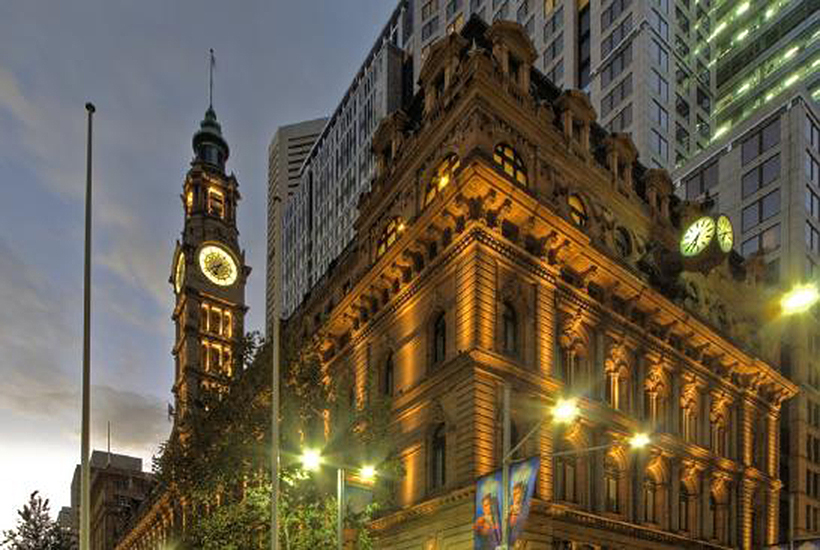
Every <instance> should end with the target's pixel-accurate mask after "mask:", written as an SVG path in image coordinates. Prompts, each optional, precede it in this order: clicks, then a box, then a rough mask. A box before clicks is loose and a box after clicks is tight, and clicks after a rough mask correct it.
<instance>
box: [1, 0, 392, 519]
mask: <svg viewBox="0 0 820 550" xmlns="http://www.w3.org/2000/svg"><path fill="white" fill-rule="evenodd" d="M395 4H396V2H394V1H391V0H346V1H344V2H331V1H329V0H290V1H283V0H268V1H261V0H260V1H257V0H240V1H235V2H215V1H212V0H196V1H195V0H175V1H173V2H168V1H167V0H141V1H140V2H133V1H125V0H72V1H71V2H53V1H46V0H3V2H2V3H0V193H2V195H1V196H2V198H0V531H2V530H4V529H8V528H11V527H12V526H13V525H14V523H15V521H16V513H15V510H17V509H18V508H20V507H21V506H22V505H23V504H24V503H25V502H26V500H27V498H28V495H29V493H31V492H32V491H34V490H39V491H40V492H41V494H43V495H44V496H45V497H47V498H49V499H51V506H52V511H53V513H54V515H55V516H56V512H57V511H58V510H59V509H60V507H61V506H67V505H68V504H69V501H70V497H69V489H70V483H71V476H72V473H73V470H74V466H75V464H77V463H78V462H79V460H80V433H79V432H80V429H79V426H80V406H81V402H80V382H81V372H82V326H83V309H82V297H83V235H84V193H85V154H86V152H85V146H86V111H85V108H84V105H85V103H86V102H87V101H92V102H93V103H94V104H95V105H96V107H97V112H96V114H95V118H94V162H93V168H94V205H93V239H92V242H93V254H92V322H91V333H92V359H91V361H92V385H93V387H92V412H91V415H92V416H91V419H92V420H91V422H92V441H91V442H92V448H95V449H105V448H106V445H107V437H106V426H107V423H108V422H110V423H111V447H112V451H114V452H118V453H125V454H132V455H134V456H140V457H142V458H143V461H144V468H146V469H148V468H150V458H151V456H152V454H153V453H155V452H156V450H157V447H158V445H159V444H160V443H161V442H162V441H163V440H164V439H165V438H166V437H167V436H168V433H169V431H170V427H171V425H170V423H169V422H168V420H167V416H166V411H167V404H168V403H170V402H172V395H171V391H170V388H171V383H172V374H173V359H172V357H171V353H170V351H171V346H172V339H173V334H174V326H173V323H172V320H171V312H172V308H173V303H174V297H173V292H172V288H171V285H170V284H169V283H168V277H169V274H170V271H171V256H172V252H173V248H174V243H175V241H176V239H177V238H178V237H179V234H180V231H181V229H182V221H183V216H182V204H181V201H180V193H181V189H182V182H183V178H184V175H185V172H186V171H187V169H188V167H189V163H190V160H191V158H192V151H191V137H192V135H193V133H194V131H195V130H196V129H197V127H198V124H199V121H200V120H201V119H202V117H203V115H204V112H205V109H206V108H207V106H208V50H209V48H213V49H214V50H215V56H216V72H215V77H214V78H215V84H214V107H215V109H216V112H217V116H218V118H219V121H220V123H221V124H222V129H223V135H224V136H225V137H226V139H227V140H228V143H229V144H230V146H231V158H230V159H229V161H228V170H231V171H233V172H234V173H235V174H236V177H237V179H238V181H239V186H240V192H241V193H242V197H243V200H242V202H241V203H240V204H239V212H238V220H239V221H238V223H239V230H240V242H241V244H242V246H243V247H244V248H245V250H246V253H247V261H248V264H249V265H251V266H252V267H253V268H254V270H253V273H252V274H251V277H250V281H249V283H248V287H247V300H248V305H249V306H250V311H249V313H248V317H247V318H246V328H247V329H248V330H253V329H258V330H264V304H265V300H264V298H265V281H264V277H265V252H266V251H265V246H266V244H265V242H266V240H265V233H266V230H267V228H266V214H265V209H266V185H267V184H266V182H267V146H268V144H269V142H270V140H271V138H272V136H273V134H274V132H275V131H276V128H277V127H278V126H280V125H283V124H289V123H293V122H298V121H300V120H305V119H311V118H316V117H319V116H326V115H328V114H330V113H331V112H332V111H333V109H334V108H335V106H336V104H337V102H338V101H339V100H340V99H341V98H342V96H343V94H344V91H345V90H346V89H347V87H348V85H349V84H350V83H351V81H352V79H353V76H354V75H355V72H356V71H357V70H358V68H359V66H360V64H361V63H362V61H363V60H364V58H365V56H366V54H367V52H368V51H369V49H370V47H371V46H372V43H373V41H374V40H375V38H376V36H377V35H378V33H379V31H380V30H381V28H382V26H383V25H384V24H385V22H386V21H387V18H388V16H389V14H390V12H391V11H392V9H393V8H394V6H395Z"/></svg>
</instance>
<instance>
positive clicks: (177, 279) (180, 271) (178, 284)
mask: <svg viewBox="0 0 820 550" xmlns="http://www.w3.org/2000/svg"><path fill="white" fill-rule="evenodd" d="M183 279H185V253H183V252H180V253H179V256H178V257H177V266H176V268H175V269H174V290H175V291H176V293H177V294H179V291H180V290H182V281H183Z"/></svg>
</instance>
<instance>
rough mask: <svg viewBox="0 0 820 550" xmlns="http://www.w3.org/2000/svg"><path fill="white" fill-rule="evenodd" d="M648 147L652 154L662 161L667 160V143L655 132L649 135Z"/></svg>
mask: <svg viewBox="0 0 820 550" xmlns="http://www.w3.org/2000/svg"><path fill="white" fill-rule="evenodd" d="M649 146H650V149H651V150H652V152H653V153H655V154H656V155H658V157H660V158H661V159H662V160H668V159H669V143H668V142H667V141H666V139H665V138H664V137H663V136H661V135H660V134H659V133H658V132H657V130H652V132H651V133H650V134H649Z"/></svg>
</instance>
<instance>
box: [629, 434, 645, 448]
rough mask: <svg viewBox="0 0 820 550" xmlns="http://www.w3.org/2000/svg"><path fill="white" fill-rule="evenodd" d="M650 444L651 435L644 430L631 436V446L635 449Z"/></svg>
mask: <svg viewBox="0 0 820 550" xmlns="http://www.w3.org/2000/svg"><path fill="white" fill-rule="evenodd" d="M647 445H649V435H648V434H646V433H644V432H639V433H636V434H635V435H633V436H632V437H631V438H629V446H630V447H632V448H633V449H643V448H644V447H646V446H647Z"/></svg>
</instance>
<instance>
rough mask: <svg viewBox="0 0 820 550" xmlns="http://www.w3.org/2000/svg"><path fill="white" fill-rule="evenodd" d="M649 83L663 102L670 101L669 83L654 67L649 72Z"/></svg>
mask: <svg viewBox="0 0 820 550" xmlns="http://www.w3.org/2000/svg"><path fill="white" fill-rule="evenodd" d="M649 84H650V88H651V90H652V91H653V92H654V93H655V94H656V95H657V96H658V97H659V98H660V99H661V101H662V102H663V103H666V102H667V101H669V83H668V82H667V81H666V79H665V78H664V77H662V76H661V75H660V73H659V72H658V71H656V70H655V69H652V71H651V72H650V73H649Z"/></svg>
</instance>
